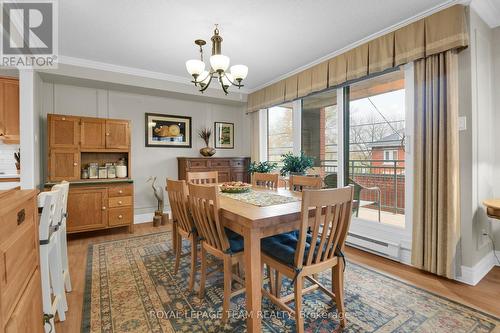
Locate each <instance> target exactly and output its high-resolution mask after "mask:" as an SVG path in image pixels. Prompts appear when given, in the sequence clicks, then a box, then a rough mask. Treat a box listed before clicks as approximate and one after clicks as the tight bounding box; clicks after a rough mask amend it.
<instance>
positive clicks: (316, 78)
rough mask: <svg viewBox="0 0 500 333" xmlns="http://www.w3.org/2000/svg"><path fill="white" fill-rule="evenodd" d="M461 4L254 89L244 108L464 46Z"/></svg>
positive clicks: (301, 94) (277, 101)
mask: <svg viewBox="0 0 500 333" xmlns="http://www.w3.org/2000/svg"><path fill="white" fill-rule="evenodd" d="M465 8H466V7H465V6H463V5H455V6H452V7H449V8H447V9H445V10H442V11H440V12H437V13H435V14H433V15H431V16H428V17H426V18H424V19H421V20H419V21H416V22H413V23H410V24H408V25H407V26H404V27H402V28H399V29H398V30H396V31H393V32H390V33H388V34H386V35H383V36H380V37H378V38H376V39H374V40H371V41H369V42H368V43H365V44H362V45H360V46H357V47H355V48H353V49H351V50H349V51H347V52H345V53H343V54H340V55H337V56H336V57H334V58H332V59H329V60H327V61H324V62H322V63H320V64H317V65H315V66H313V67H311V68H308V69H306V70H304V71H302V72H300V73H298V74H295V75H292V76H291V77H288V78H286V79H283V80H281V81H280V82H278V83H275V84H273V85H272V86H269V87H266V88H263V89H261V90H259V91H256V92H254V93H252V94H250V95H249V96H248V108H247V109H248V112H253V111H257V110H259V109H261V108H267V107H270V106H273V105H277V104H280V103H282V102H283V101H291V100H294V99H297V98H300V97H304V96H306V95H308V94H310V93H313V92H317V91H321V90H323V89H326V88H328V87H335V86H339V85H342V84H344V83H345V82H347V81H350V80H356V79H360V78H363V77H365V76H367V75H370V74H375V73H380V72H382V71H384V70H387V69H389V68H392V67H396V66H400V65H403V64H406V63H409V62H412V61H415V60H418V59H422V58H425V57H428V56H430V55H433V54H437V53H442V52H445V51H447V50H452V49H461V48H464V47H467V46H468V43H469V36H468V30H467V20H466V9H465ZM282 95H284V99H283V100H282V98H281V96H282Z"/></svg>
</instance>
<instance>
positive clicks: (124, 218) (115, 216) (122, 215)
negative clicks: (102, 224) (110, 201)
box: [108, 207, 134, 226]
mask: <svg viewBox="0 0 500 333" xmlns="http://www.w3.org/2000/svg"><path fill="white" fill-rule="evenodd" d="M108 214H109V215H108V224H109V225H110V226H115V225H122V224H131V223H133V219H134V211H133V209H132V207H123V208H110V209H109V212H108Z"/></svg>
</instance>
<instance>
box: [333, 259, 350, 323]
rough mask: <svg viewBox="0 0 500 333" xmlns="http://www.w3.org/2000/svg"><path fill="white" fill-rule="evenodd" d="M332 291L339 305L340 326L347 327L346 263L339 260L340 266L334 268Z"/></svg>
mask: <svg viewBox="0 0 500 333" xmlns="http://www.w3.org/2000/svg"><path fill="white" fill-rule="evenodd" d="M332 287H333V288H332V289H333V293H334V294H335V303H336V304H337V315H338V316H339V319H340V326H341V327H345V326H346V325H347V319H346V317H345V308H344V262H343V261H342V260H339V262H338V264H337V265H336V266H334V267H333V268H332Z"/></svg>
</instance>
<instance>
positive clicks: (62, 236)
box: [52, 181, 71, 292]
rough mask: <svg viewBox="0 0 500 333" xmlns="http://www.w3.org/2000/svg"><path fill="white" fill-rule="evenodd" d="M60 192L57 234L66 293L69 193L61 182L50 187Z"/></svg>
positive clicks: (69, 279)
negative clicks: (59, 218) (59, 215)
mask: <svg viewBox="0 0 500 333" xmlns="http://www.w3.org/2000/svg"><path fill="white" fill-rule="evenodd" d="M54 190H60V191H61V197H62V198H61V202H62V205H61V220H60V221H59V229H58V230H57V234H58V236H59V241H58V244H59V248H60V253H61V266H62V271H63V278H64V288H65V289H66V291H67V292H70V291H71V278H70V275H69V265H68V243H67V240H66V219H67V217H68V193H69V183H68V182H67V181H63V182H61V183H60V184H56V185H54V186H53V187H52V191H54Z"/></svg>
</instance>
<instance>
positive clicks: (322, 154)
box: [301, 89, 338, 187]
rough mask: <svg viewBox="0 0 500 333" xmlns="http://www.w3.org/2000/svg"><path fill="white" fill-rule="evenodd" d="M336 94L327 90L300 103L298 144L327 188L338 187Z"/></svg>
mask: <svg viewBox="0 0 500 333" xmlns="http://www.w3.org/2000/svg"><path fill="white" fill-rule="evenodd" d="M337 121H338V108H337V91H336V90H335V89H334V90H329V91H325V92H323V93H320V94H316V95H312V96H308V97H305V98H304V99H303V100H302V120H301V125H302V126H301V143H302V147H301V149H302V151H303V152H304V154H305V155H307V156H310V157H313V158H314V164H315V167H316V168H317V170H318V171H319V173H320V175H321V176H323V177H327V178H326V180H325V183H326V186H328V187H337V172H338V125H337Z"/></svg>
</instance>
